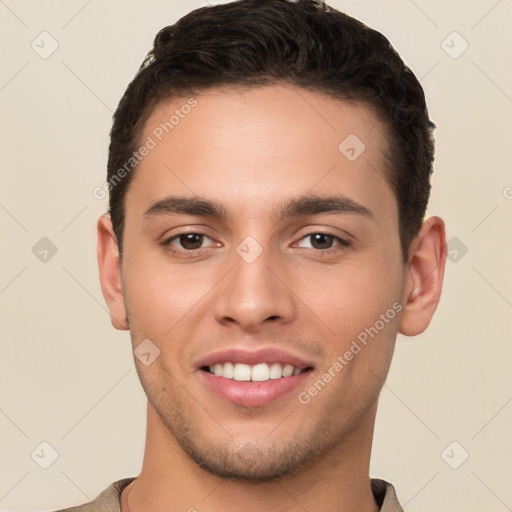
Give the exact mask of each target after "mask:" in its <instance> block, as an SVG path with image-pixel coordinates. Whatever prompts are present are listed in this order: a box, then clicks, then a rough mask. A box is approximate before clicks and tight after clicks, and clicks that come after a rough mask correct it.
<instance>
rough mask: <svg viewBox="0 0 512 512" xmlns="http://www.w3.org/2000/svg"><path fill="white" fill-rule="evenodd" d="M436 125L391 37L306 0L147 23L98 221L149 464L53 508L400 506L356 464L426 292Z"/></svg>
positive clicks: (431, 289)
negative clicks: (141, 399) (132, 367)
mask: <svg viewBox="0 0 512 512" xmlns="http://www.w3.org/2000/svg"><path fill="white" fill-rule="evenodd" d="M432 128H433V124H432V123H431V122H430V121H429V118H428V113H427V109H426V106H425V99H424V94H423V91H422V88H421V86H420V84H419V83H418V81H417V80H416V78H415V77H414V75H413V73H412V72H411V71H410V70H409V69H408V68H407V67H405V65H404V64H403V62H402V61H401V59H400V58H399V56H398V55H397V54H396V52H395V51H394V50H393V49H392V47H391V46H390V44H389V42H388V41H387V39H386V38H385V37H384V36H382V35H381V34H380V33H378V32H376V31H374V30H371V29H369V28H368V27H366V26H365V25H363V24H361V23H360V22H358V21H356V20H354V19H352V18H350V17H348V16H346V15H345V14H342V13H340V12H338V11H336V10H334V9H332V8H330V7H327V6H326V5H324V4H323V3H321V2H318V1H314V0H302V1H298V2H296V3H295V2H292V1H288V0H269V1H265V2H261V1H259V0H243V1H240V2H233V3H229V4H224V5H218V6H213V7H205V8H202V9H198V10H196V11H193V12H192V13H190V14H188V15H187V16H185V17H184V18H182V19H181V20H180V21H178V22H177V23H176V24H175V25H173V26H170V27H166V28H164V29H162V30H161V31H160V32H159V33H158V35H157V36H156V38H155V42H154V47H153V49H152V51H151V52H150V53H149V55H148V57H147V58H146V59H145V61H144V63H143V64H142V66H141V68H140V70H139V72H138V74H137V75H136V77H135V78H134V80H133V81H132V82H131V84H130V85H129V86H128V89H127V90H126V92H125V94H124V96H123V98H122V100H121V102H120V104H119V107H118V109H117V111H116V113H115V115H114V123H113V128H112V132H111V144H110V152H109V161H108V179H107V183H106V188H107V189H108V190H109V192H110V208H109V214H108V215H103V216H102V217H101V218H100V219H99V221H98V262H99V269H100V279H101V286H102V290H103V294H104V297H105V300H106V302H107V304H108V307H109V311H110V314H111V319H112V324H113V326H114V327H115V328H116V329H121V330H129V332H130V336H131V340H132V345H133V350H134V355H135V357H134V361H135V364H136V368H137V372H138V375H139V377H140V380H141V383H142V386H143V388H144V391H145V393H146V394H147V397H148V407H147V437H146V449H145V454H144V461H143V466H142V471H141V473H140V475H139V476H137V477H136V478H125V479H122V480H120V481H117V482H114V483H113V484H112V485H111V486H110V487H108V488H107V489H106V490H105V491H104V492H103V493H102V494H101V495H100V496H99V497H98V498H97V499H96V500H95V501H94V502H92V503H90V504H88V505H82V506H80V507H76V508H72V509H67V510H74V511H92V510H95V511H98V510H104V511H107V510H108V511H109V512H111V511H119V510H121V511H122V512H143V511H151V512H163V511H166V512H170V511H186V510H188V511H195V510H197V511H199V512H202V511H209V512H221V511H222V512H226V511H234V510H243V511H244V512H253V511H254V512H256V511H258V512H259V511H262V510H263V511H266V510H268V511H273V510H275V511H283V512H284V511H286V512H291V511H299V510H300V511H304V510H307V511H308V512H320V511H326V510H336V511H338V512H348V511H358V512H370V511H372V512H374V511H378V510H381V511H382V512H392V511H400V510H402V508H401V506H400V504H399V502H398V499H397V496H396V493H395V489H394V487H393V485H392V484H391V483H388V482H386V481H384V480H380V479H376V478H373V479H371V478H370V477H369V462H370V453H371V445H372V436H373V429H374V423H375V415H376V411H377V404H378V397H379V393H380V391H381V388H382V386H383V384H384V381H385V379H386V375H387V372H388V369H389V365H390V362H391V358H392V355H393V350H394V345H395V340H396V336H397V333H398V332H400V333H402V334H404V335H407V336H414V335H417V334H419V333H421V332H423V331H424V330H425V329H426V328H427V326H428V325H429V323H430V320H431V318H432V316H433V314H434V312H435V309H436V307H437V304H438V301H439V297H440V293H441V287H442V280H443V274H444V265H445V260H446V249H445V230H444V223H443V221H442V220H441V219H440V218H438V217H431V218H429V219H427V220H425V221H424V215H425V209H426V206H427V203H428V198H429V193H430V175H431V172H432V161H433V154H434V148H433V141H432V136H431V132H432ZM397 427H398V426H397Z"/></svg>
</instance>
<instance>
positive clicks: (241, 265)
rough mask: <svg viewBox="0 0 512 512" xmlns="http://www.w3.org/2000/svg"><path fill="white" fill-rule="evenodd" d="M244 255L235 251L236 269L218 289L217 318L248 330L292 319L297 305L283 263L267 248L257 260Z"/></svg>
mask: <svg viewBox="0 0 512 512" xmlns="http://www.w3.org/2000/svg"><path fill="white" fill-rule="evenodd" d="M240 254H242V253H240ZM240 254H238V253H237V252H235V251H233V255H232V258H231V262H232V268H231V270H230V271H229V272H228V274H227V275H226V277H225V279H223V280H222V281H221V283H219V284H220V286H219V287H218V288H217V290H216V293H217V295H216V300H215V306H214V312H215V318H216V320H217V321H218V322H219V323H221V324H224V325H230V324H231V325H232V324H236V325H238V326H239V327H240V328H241V329H243V330H247V331H255V330H258V328H260V327H266V326H268V325H269V323H276V324H277V323H280V324H285V323H288V322H291V321H292V320H293V318H294V316H295V314H296V304H295V301H294V295H293V292H292V291H291V289H290V288H289V286H290V285H289V284H288V283H287V282H286V276H285V275H284V272H283V270H282V269H281V270H280V267H281V266H280V265H278V264H277V262H276V261H273V260H272V258H271V257H270V254H269V253H268V251H266V250H264V251H263V252H262V253H261V254H260V255H259V256H258V257H257V258H256V259H255V260H254V261H250V260H246V259H244V258H243V257H242V256H240Z"/></svg>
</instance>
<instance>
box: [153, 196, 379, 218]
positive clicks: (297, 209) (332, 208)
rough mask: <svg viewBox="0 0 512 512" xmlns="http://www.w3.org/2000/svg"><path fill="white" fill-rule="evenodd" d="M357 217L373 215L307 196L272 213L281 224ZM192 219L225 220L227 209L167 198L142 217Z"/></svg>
mask: <svg viewBox="0 0 512 512" xmlns="http://www.w3.org/2000/svg"><path fill="white" fill-rule="evenodd" d="M319 213H329V214H356V215H362V216H365V217H368V218H371V219H374V218H375V215H374V214H373V212H372V211H371V210H369V209H368V208H367V207H366V206H363V205H362V204H360V203H358V202H356V201H354V200H353V199H350V198H348V197H345V196H343V195H328V196H325V195H323V196H319V195H311V194H306V195H303V196H299V197H295V198H292V199H288V200H287V201H285V202H283V203H282V204H280V205H278V207H277V208H276V209H275V210H274V212H273V214H274V217H275V218H277V219H278V220H282V219H284V218H287V217H297V216H299V215H316V214H319ZM171 214H181V215H195V216H200V217H212V218H217V219H222V220H225V219H227V218H228V214H227V211H226V209H225V208H224V207H223V206H222V205H221V204H220V203H217V202H215V201H211V200H209V199H203V198H200V197H184V196H168V197H165V198H163V199H159V200H158V201H156V202H154V203H153V204H152V205H151V206H150V207H149V208H148V209H147V210H146V212H145V213H144V217H153V216H158V215H171Z"/></svg>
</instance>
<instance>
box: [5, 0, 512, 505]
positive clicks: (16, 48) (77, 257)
mask: <svg viewBox="0 0 512 512" xmlns="http://www.w3.org/2000/svg"><path fill="white" fill-rule="evenodd" d="M331 4H332V5H333V6H335V7H338V8H340V9H342V10H345V11H346V12H347V13H349V14H351V15H353V16H355V17H357V18H359V19H361V20H362V21H364V22H366V23H367V24H369V25H370V26H372V27H374V28H376V29H378V30H381V31H382V32H383V33H384V34H385V35H386V36H387V37H388V38H389V39H390V40H391V42H392V43H393V45H394V46H395V47H396V48H397V50H398V51H399V53H400V54H401V55H402V56H403V58H404V59H405V61H406V62H407V63H408V65H409V66H410V67H411V68H412V69H413V71H414V72H415V73H416V75H417V76H418V78H421V81H422V84H423V86H424V88H425V90H426V94H427V98H428V102H429V109H430V113H431V117H432V118H433V120H434V121H435V122H436V124H437V125H438V128H437V131H436V138H437V159H436V165H435V177H434V181H433V186H434V191H433V197H432V201H431V205H430V208H429V213H430V214H437V215H440V216H442V217H443V218H444V219H445V220H446V222H447V228H448V238H449V239H452V238H453V237H456V238H457V240H456V241H453V240H452V241H451V242H450V244H451V245H450V246H449V249H450V250H451V258H452V259H453V260H454V261H449V262H448V264H447V274H446V280H445V286H444V295H443V297H442V300H441V304H440V307H439V309H438V312H437V313H436V316H435V318H434V320H433V322H432V324H431V327H430V329H429V330H428V331H427V332H426V333H425V334H423V335H421V336H418V337H416V338H404V337H400V338H399V340H398V342H397V349H396V355H395V359H394V362H393V364H392V367H391V371H390V374H389V378H388V381H387V383H386V385H385V387H384V389H383V392H382V397H381V403H380V409H379V414H378V418H377V424H376V432H375V442H374V452H373V457H372V464H371V474H372V476H376V477H382V478H385V479H387V480H390V481H391V482H393V483H394V484H395V486H396V488H397V492H398V496H399V498H400V501H401V502H402V504H403V505H404V507H405V509H406V510H407V511H411V512H421V511H432V510H435V511H438V512H442V511H447V512H457V511H464V512H470V511H482V510H485V511H486V512H493V511H496V512H501V511H505V510H510V509H511V508H512V487H511V486H510V482H509V480H510V470H511V456H512V437H511V436H510V431H511V425H512V403H511V401H512V387H511V385H510V384H511V377H510V375H511V361H512V357H511V356H512V343H510V341H511V331H512V324H511V318H512V315H511V308H512V272H511V270H510V268H511V264H510V262H511V261H512V237H511V232H510V218H511V213H512V200H511V198H512V188H510V187H512V175H511V173H510V169H511V163H512V157H511V151H510V145H511V143H510V134H511V133H512V121H511V111H512V74H511V69H510V65H509V62H510V61H509V56H510V55H509V54H510V48H511V47H512V36H511V33H512V31H511V30H510V26H511V18H512V16H511V14H512V2H511V1H510V0H500V1H497V0H478V1H472V2H467V1H463V0H457V1H451V2H444V1H443V2H442V1H426V0H414V1H412V0H386V1H377V0H358V1H355V0H354V1H344V2H342V1H334V0H333V1H332V2H331ZM203 5H206V4H205V3H204V2H203V1H200V0H197V1H188V0H187V1H177V0H174V1H172V0H166V1H163V0H154V1H151V2H143V1H141V0H139V1H131V2H126V1H125V2H122V1H121V0H109V1H100V0H89V1H84V0H67V1H64V0H52V1H48V2H38V1H36V0H25V1H22V0H5V1H4V0H0V19H1V22H0V23H1V25H0V34H1V35H0V48H1V50H0V51H1V62H2V66H1V69H0V108H1V116H2V117H1V119H2V126H1V134H0V137H1V141H2V142H1V144H0V151H1V155H0V162H1V169H2V173H1V186H0V223H1V241H2V252H1V254H2V262H1V265H0V306H1V340H2V351H1V353H2V357H1V358H0V383H1V395H0V443H1V445H0V509H1V510H3V511H22V510H23V511H29V510H31V511H43V510H50V509H57V508H61V507H64V506H70V505H72V504H78V503H81V502H84V501H89V500H91V499H93V498H94V497H96V496H97V494H98V493H99V492H100V491H102V490H103V489H105V488H106V487H107V486H108V485H109V484H110V483H111V482H113V481H114V480H116V479H119V478H122V477H126V476H132V475H136V474H137V473H138V472H139V470H140V467H141V462H142V455H143V449H144V434H145V402H146V400H145V395H144V394H143V392H142V389H141V387H140V384H139V381H138V378H137V374H136V372H135V368H134V363H133V358H132V354H131V351H130V343H129V336H128V334H127V333H120V332H118V331H115V330H114V329H113V328H112V327H111V325H110V321H109V316H108V314H107V311H106V307H105V304H104V301H103V297H102V295H101V289H100V286H99V281H98V271H97V265H96V254H95V250H96V249H95V243H96V241H95V222H96V219H97V217H98V216H99V215H100V214H101V213H103V211H104V210H105V209H106V200H105V201H99V200H97V199H95V198H94V197H93V195H92V190H93V189H94V187H96V186H99V185H101V184H102V183H103V182H104V180H105V168H106V158H107V144H108V132H109V129H110V124H111V115H112V112H113V110H114V109H115V107H116V105H117V102H118V101H119V99H120V97H121V95H122V93H123V91H124V89H125V87H126V85H127V84H128V82H129V80H130V79H131V78H132V76H133V74H134V73H135V71H136V68H137V67H138V65H139V64H140V62H141V61H142V59H143V57H144V55H145V53H146V51H147V50H148V49H149V48H150V46H151V43H152V39H153V36H154V34H155V33H156V32H157V30H159V29H160V28H161V27H163V26H164V25H168V24H171V23H173V22H174V21H175V20H176V19H177V18H178V17H180V16H181V15H183V14H185V13H186V12H188V11H189V10H191V9H193V8H195V7H199V6H203ZM43 31H47V32H48V33H49V34H51V37H52V38H54V39H55V40H56V41H57V42H58V45H59V47H58V49H57V50H56V51H55V52H54V53H53V54H52V55H50V56H49V57H48V58H46V59H43V58H41V57H40V56H39V55H38V53H36V52H35V51H34V50H33V49H32V48H31V42H32V41H34V40H35V44H39V51H40V52H41V51H43V50H44V49H45V51H49V49H51V40H50V39H48V36H42V37H46V39H45V40H44V41H45V42H44V49H43V48H41V47H42V45H43V43H41V38H38V35H39V34H40V33H41V32H43ZM453 31H457V32H458V33H459V34H460V35H461V36H462V38H463V39H464V40H465V41H467V43H468V44H469V47H468V49H467V50H466V51H465V52H464V53H462V54H461V55H460V56H459V57H458V58H452V57H453V55H455V54H457V53H459V52H460V50H461V49H463V45H464V40H462V39H460V38H458V36H453V35H452V36H450V37H448V36H449V35H450V34H451V33H452V32H453ZM447 37H448V39H446V38H447ZM445 40H446V42H445V43H442V42H443V41H445ZM38 42H39V43H38ZM445 50H447V51H448V52H451V54H452V56H450V55H449V54H448V53H447V51H445ZM507 187H509V188H507ZM43 237H47V238H49V239H50V240H51V241H52V243H53V244H54V245H55V246H56V248H57V253H56V254H55V255H53V256H52V257H50V256H51V253H49V255H48V257H47V261H46V262H42V261H40V259H39V258H38V257H36V255H35V254H34V253H33V252H32V248H33V247H34V245H35V244H36V243H38V241H39V240H40V239H41V238H43ZM41 243H44V242H41ZM457 244H458V245H457ZM462 244H463V245H464V246H465V247H466V248H467V253H465V254H463V250H461V247H463V246H462ZM36 252H37V251H36ZM43 441H46V442H47V443H49V444H50V445H51V446H52V447H53V448H54V449H55V450H56V451H57V452H58V458H57V459H56V460H55V462H54V463H53V464H52V465H51V466H50V467H48V468H47V469H43V468H41V467H40V466H39V465H38V464H37V463H36V462H35V461H34V460H33V458H32V457H31V453H33V452H34V450H35V451H36V453H40V452H41V446H40V443H42V442H43ZM453 441H456V442H457V443H458V444H457V445H452V446H451V447H450V448H449V449H448V450H447V452H445V455H444V458H443V457H442V456H441V454H442V453H443V451H444V450H445V448H446V447H448V446H449V445H450V443H452V442H453ZM44 447H45V445H43V447H42V448H43V449H45V448H44ZM452 449H453V450H452ZM465 451H467V452H468V453H469V457H468V459H467V460H466V461H465V462H464V463H463V464H462V465H460V467H458V469H452V468H451V467H450V466H449V465H448V463H447V461H448V462H450V464H452V465H457V464H459V463H460V461H461V460H462V458H463V455H464V453H465ZM45 454H46V455H45V457H47V458H48V457H49V456H50V455H49V454H50V450H49V449H48V448H46V449H45ZM34 458H35V459H36V460H37V457H36V456H34ZM48 460H49V459H48ZM39 462H41V460H39ZM43 462H44V461H43ZM198 506H199V505H198Z"/></svg>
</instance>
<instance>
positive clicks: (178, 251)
mask: <svg viewBox="0 0 512 512" xmlns="http://www.w3.org/2000/svg"><path fill="white" fill-rule="evenodd" d="M183 235H200V236H206V237H208V238H210V237H209V236H208V233H205V232H204V231H201V230H197V231H183V232H181V233H177V234H176V235H173V236H172V237H170V238H167V239H166V240H164V241H163V242H162V243H161V245H162V246H163V247H164V248H165V249H166V250H168V251H170V252H171V253H173V254H185V255H186V254H193V253H198V252H199V251H201V249H207V248H205V247H202V248H199V249H176V248H174V247H173V246H171V245H170V243H171V242H172V241H174V240H176V239H179V237H180V236H183ZM313 235H327V236H330V237H332V238H333V239H334V240H336V241H338V242H339V245H337V246H334V247H329V248H328V249H309V250H310V251H314V252H315V253H317V254H322V255H324V254H326V255H328V254H331V253H332V252H337V251H338V250H340V248H342V249H343V248H347V247H350V246H351V245H352V244H351V242H350V241H349V240H346V239H345V238H341V237H339V236H337V235H334V234H333V233H329V232H325V231H311V232H310V233H306V234H305V235H303V236H302V237H301V238H300V239H299V240H303V239H304V238H308V237H310V236H313Z"/></svg>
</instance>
